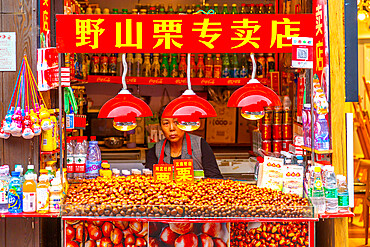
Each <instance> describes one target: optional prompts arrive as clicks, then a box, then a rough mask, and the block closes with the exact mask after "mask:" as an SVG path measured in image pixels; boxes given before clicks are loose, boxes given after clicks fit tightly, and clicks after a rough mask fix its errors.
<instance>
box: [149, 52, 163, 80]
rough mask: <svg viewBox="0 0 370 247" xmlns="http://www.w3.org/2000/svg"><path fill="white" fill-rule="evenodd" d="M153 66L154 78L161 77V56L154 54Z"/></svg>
mask: <svg viewBox="0 0 370 247" xmlns="http://www.w3.org/2000/svg"><path fill="white" fill-rule="evenodd" d="M153 56H154V57H153V64H152V73H151V74H152V76H153V77H159V76H160V73H161V65H160V64H159V54H158V53H154V55H153Z"/></svg>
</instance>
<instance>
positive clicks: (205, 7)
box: [204, 3, 209, 13]
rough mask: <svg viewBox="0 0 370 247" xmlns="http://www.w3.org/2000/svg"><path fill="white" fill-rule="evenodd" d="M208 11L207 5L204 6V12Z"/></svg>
mask: <svg viewBox="0 0 370 247" xmlns="http://www.w3.org/2000/svg"><path fill="white" fill-rule="evenodd" d="M208 10H209V3H206V5H205V6H204V11H205V12H206V13H207V12H208Z"/></svg>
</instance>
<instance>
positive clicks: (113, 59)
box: [108, 53, 118, 76]
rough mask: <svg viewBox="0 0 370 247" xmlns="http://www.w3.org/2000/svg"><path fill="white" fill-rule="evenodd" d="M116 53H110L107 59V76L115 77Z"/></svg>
mask: <svg viewBox="0 0 370 247" xmlns="http://www.w3.org/2000/svg"><path fill="white" fill-rule="evenodd" d="M117 58H118V54H117V53H112V54H111V55H110V57H109V60H108V62H109V75H111V76H115V75H117Z"/></svg>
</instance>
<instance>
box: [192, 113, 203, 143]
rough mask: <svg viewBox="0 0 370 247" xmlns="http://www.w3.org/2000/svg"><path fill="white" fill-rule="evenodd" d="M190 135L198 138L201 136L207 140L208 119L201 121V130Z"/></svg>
mask: <svg viewBox="0 0 370 247" xmlns="http://www.w3.org/2000/svg"><path fill="white" fill-rule="evenodd" d="M190 134H192V135H196V136H200V137H202V138H203V139H206V119H205V118H201V119H200V127H199V129H197V130H195V131H192V132H190Z"/></svg>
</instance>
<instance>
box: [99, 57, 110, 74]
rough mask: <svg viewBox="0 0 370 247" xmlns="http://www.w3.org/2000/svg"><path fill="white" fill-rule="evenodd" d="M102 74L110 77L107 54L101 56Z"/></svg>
mask: <svg viewBox="0 0 370 247" xmlns="http://www.w3.org/2000/svg"><path fill="white" fill-rule="evenodd" d="M100 74H101V75H108V56H107V54H105V53H103V54H101V56H100Z"/></svg>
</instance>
